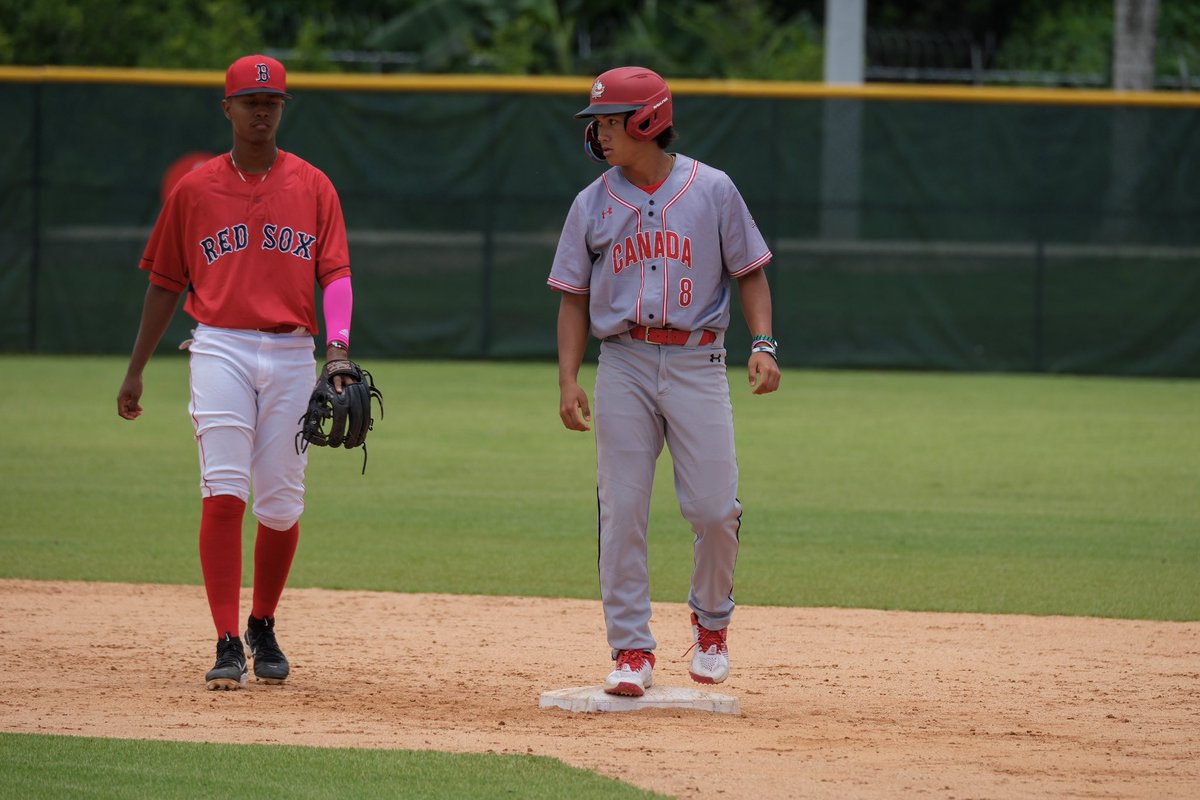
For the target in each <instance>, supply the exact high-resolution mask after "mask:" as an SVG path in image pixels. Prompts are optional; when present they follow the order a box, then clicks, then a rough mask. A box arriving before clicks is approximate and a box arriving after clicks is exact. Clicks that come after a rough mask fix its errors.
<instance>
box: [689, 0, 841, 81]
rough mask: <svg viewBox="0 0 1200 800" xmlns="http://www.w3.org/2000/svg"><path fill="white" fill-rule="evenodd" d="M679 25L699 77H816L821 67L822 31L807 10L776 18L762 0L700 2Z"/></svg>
mask: <svg viewBox="0 0 1200 800" xmlns="http://www.w3.org/2000/svg"><path fill="white" fill-rule="evenodd" d="M679 26H680V28H681V29H682V30H683V31H684V32H685V33H688V34H690V35H691V36H692V37H693V38H694V40H695V41H694V43H693V42H689V43H687V44H686V45H685V52H690V53H691V54H692V58H691V63H690V64H689V68H690V70H691V73H692V74H694V75H696V76H699V77H715V78H757V79H765V80H792V81H817V80H820V79H821V76H822V74H823V70H824V57H825V56H824V47H823V45H822V44H821V41H822V39H821V37H822V31H821V30H820V29H819V28H818V27H817V26H816V24H815V23H814V22H813V20H812V18H811V17H810V16H808V15H807V14H803V13H800V14H797V15H795V16H794V17H792V18H791V19H780V18H777V17H775V16H773V15H772V14H771V13H770V9H769V7H768V5H767V4H766V3H764V2H762V0H726V2H724V3H720V4H712V5H710V4H700V5H698V6H697V7H696V9H695V12H694V13H693V14H690V15H687V16H683V17H681V18H680V19H679Z"/></svg>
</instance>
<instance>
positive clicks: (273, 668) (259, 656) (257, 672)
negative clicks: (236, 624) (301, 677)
mask: <svg viewBox="0 0 1200 800" xmlns="http://www.w3.org/2000/svg"><path fill="white" fill-rule="evenodd" d="M246 650H247V651H248V652H249V653H250V657H251V658H252V659H254V678H255V679H256V680H260V681H262V682H263V683H283V682H284V681H285V680H287V676H288V672H290V671H291V667H290V666H289V665H288V660H287V656H285V655H284V654H283V651H282V650H280V649H279V643H278V642H276V641H275V618H274V617H264V618H263V619H259V618H258V617H254V616H251V617H250V618H249V619H248V620H247V621H246Z"/></svg>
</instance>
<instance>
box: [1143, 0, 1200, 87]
mask: <svg viewBox="0 0 1200 800" xmlns="http://www.w3.org/2000/svg"><path fill="white" fill-rule="evenodd" d="M1154 60H1155V71H1156V72H1157V73H1158V74H1159V75H1179V74H1180V73H1186V74H1188V75H1189V76H1194V75H1196V74H1197V73H1200V5H1198V4H1196V3H1171V2H1160V3H1159V7H1158V46H1157V47H1156V48H1155V53H1154Z"/></svg>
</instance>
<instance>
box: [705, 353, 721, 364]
mask: <svg viewBox="0 0 1200 800" xmlns="http://www.w3.org/2000/svg"><path fill="white" fill-rule="evenodd" d="M708 361H709V363H710V364H720V363H721V354H720V353H710V354H709V356H708Z"/></svg>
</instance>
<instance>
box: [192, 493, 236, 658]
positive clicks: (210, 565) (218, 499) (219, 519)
mask: <svg viewBox="0 0 1200 800" xmlns="http://www.w3.org/2000/svg"><path fill="white" fill-rule="evenodd" d="M202 509H203V510H202V512H201V514H200V570H201V571H202V572H203V573H204V590H205V591H206V592H207V593H208V608H209V611H211V612H212V618H213V624H214V625H216V626H217V638H218V639H220V638H222V637H224V635H225V634H226V633H229V634H230V635H231V636H238V635H240V634H239V631H240V630H241V627H240V623H241V620H240V619H239V618H240V616H241V614H240V612H239V609H238V601H239V599H240V597H239V595H240V593H241V590H242V516H243V514H245V512H246V501H244V500H240V499H238V498H237V497H234V496H233V495H228V494H219V495H214V496H212V497H206V498H204V502H203V506H202Z"/></svg>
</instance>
